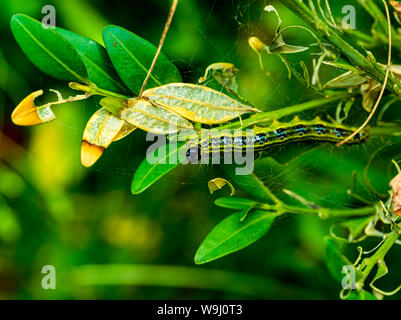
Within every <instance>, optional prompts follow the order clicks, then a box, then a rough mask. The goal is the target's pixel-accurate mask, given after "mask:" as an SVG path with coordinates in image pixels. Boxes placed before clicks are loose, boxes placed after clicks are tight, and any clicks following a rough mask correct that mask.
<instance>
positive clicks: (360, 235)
mask: <svg viewBox="0 0 401 320" xmlns="http://www.w3.org/2000/svg"><path fill="white" fill-rule="evenodd" d="M371 220H372V217H362V218H355V219H350V220H346V221H343V222H340V223H338V224H336V225H334V226H333V228H332V234H334V236H335V237H337V238H341V239H342V237H340V236H338V235H337V234H335V228H336V227H339V228H343V229H345V230H347V233H348V234H347V239H344V240H347V241H348V242H358V241H360V240H363V239H364V238H365V237H366V234H365V232H364V231H365V228H366V226H367V225H368V224H369V222H370V221H371Z"/></svg>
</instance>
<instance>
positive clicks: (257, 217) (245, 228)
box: [195, 210, 279, 264]
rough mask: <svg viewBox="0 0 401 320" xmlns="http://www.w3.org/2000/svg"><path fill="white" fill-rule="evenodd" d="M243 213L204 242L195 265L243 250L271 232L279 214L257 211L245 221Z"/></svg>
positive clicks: (222, 222)
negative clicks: (242, 218) (242, 219)
mask: <svg viewBox="0 0 401 320" xmlns="http://www.w3.org/2000/svg"><path fill="white" fill-rule="evenodd" d="M242 215H243V212H236V213H234V214H232V215H231V216H229V217H227V218H225V219H224V220H223V221H221V222H220V223H219V224H218V225H217V226H216V227H215V228H214V229H213V230H212V231H211V232H210V233H209V234H208V235H207V237H206V238H205V240H203V242H202V244H201V245H200V247H199V249H198V251H197V252H196V255H195V263H196V264H203V263H206V262H210V261H213V260H216V259H219V258H221V257H223V256H226V255H228V254H230V253H233V252H235V251H238V250H240V249H243V248H245V247H247V246H249V245H250V244H252V243H253V242H255V241H256V240H259V239H260V238H261V237H262V236H263V235H265V234H266V232H267V231H269V229H270V227H271V225H272V224H273V222H274V219H275V218H276V217H277V216H279V214H277V213H272V212H267V211H261V210H255V211H253V212H252V214H250V215H249V216H248V217H247V218H246V219H245V220H244V221H240V219H241V217H242Z"/></svg>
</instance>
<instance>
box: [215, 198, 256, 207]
mask: <svg viewBox="0 0 401 320" xmlns="http://www.w3.org/2000/svg"><path fill="white" fill-rule="evenodd" d="M214 204H215V205H216V206H219V207H222V208H228V209H234V210H244V209H247V208H249V207H255V206H256V205H257V204H258V202H256V201H253V200H250V199H247V198H238V197H223V198H218V199H217V200H216V201H215V202H214Z"/></svg>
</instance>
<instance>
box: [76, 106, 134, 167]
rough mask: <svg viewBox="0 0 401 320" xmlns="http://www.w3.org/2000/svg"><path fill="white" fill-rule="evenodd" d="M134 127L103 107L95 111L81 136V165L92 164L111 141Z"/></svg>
mask: <svg viewBox="0 0 401 320" xmlns="http://www.w3.org/2000/svg"><path fill="white" fill-rule="evenodd" d="M135 129H136V127H135V126H133V125H131V124H129V123H127V122H126V121H124V120H121V119H119V118H118V117H116V116H115V115H113V114H112V113H111V112H110V111H108V110H107V109H106V108H104V107H103V108H101V109H99V110H98V111H96V112H95V113H94V114H93V116H92V117H91V118H90V119H89V121H88V123H87V125H86V128H85V131H84V135H83V138H82V146H81V163H82V165H83V166H85V167H90V166H92V165H93V164H94V163H95V162H96V161H97V160H98V159H99V158H100V157H101V155H102V154H103V152H104V150H105V149H106V148H107V147H108V146H109V145H110V144H111V143H112V142H113V141H116V140H119V139H122V138H124V137H125V136H127V135H128V134H130V133H131V132H132V131H134V130H135Z"/></svg>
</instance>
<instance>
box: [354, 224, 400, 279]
mask: <svg viewBox="0 0 401 320" xmlns="http://www.w3.org/2000/svg"><path fill="white" fill-rule="evenodd" d="M398 227H401V223H399V224H398ZM399 236H400V233H399V232H398V230H396V229H395V230H393V231H392V232H391V233H390V234H389V235H388V237H387V238H386V240H385V241H384V243H383V244H382V245H381V246H380V248H379V249H377V251H376V252H375V253H374V254H373V255H372V256H371V257H369V258H366V259H364V260H363V261H362V263H361V264H360V266H359V267H358V269H359V270H360V271H361V272H362V276H361V278H360V279H359V280H358V282H360V283H361V284H362V285H363V284H364V282H365V280H366V278H367V277H368V276H369V274H370V272H371V271H372V269H373V268H374V266H375V265H376V264H377V263H379V262H380V261H381V260H383V259H384V257H385V255H386V254H387V252H388V251H389V250H390V249H391V247H392V246H393V245H394V243H395V242H396V241H397V239H398V238H399ZM361 269H363V270H361Z"/></svg>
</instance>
